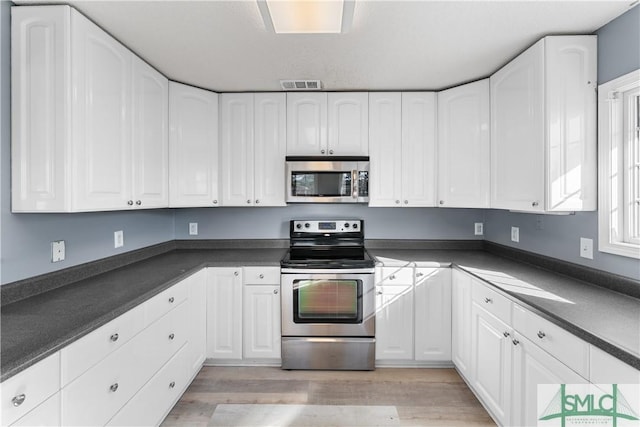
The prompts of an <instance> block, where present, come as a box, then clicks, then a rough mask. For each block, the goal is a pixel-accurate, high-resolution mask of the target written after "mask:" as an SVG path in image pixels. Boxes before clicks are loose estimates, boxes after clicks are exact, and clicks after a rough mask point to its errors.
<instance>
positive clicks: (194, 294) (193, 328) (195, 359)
mask: <svg viewBox="0 0 640 427" xmlns="http://www.w3.org/2000/svg"><path fill="white" fill-rule="evenodd" d="M186 280H187V281H188V283H187V285H188V291H189V299H188V300H187V304H189V324H190V326H189V331H188V334H189V336H188V337H187V341H188V347H187V367H188V369H189V377H191V376H193V375H195V374H196V373H198V371H200V368H202V364H203V363H204V359H205V356H206V351H207V270H200V271H199V272H197V273H196V274H194V275H193V276H191V277H189V278H187V279H186Z"/></svg>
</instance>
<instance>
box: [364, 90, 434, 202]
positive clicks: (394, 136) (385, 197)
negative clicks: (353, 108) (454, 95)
mask: <svg viewBox="0 0 640 427" xmlns="http://www.w3.org/2000/svg"><path fill="white" fill-rule="evenodd" d="M369 110H370V116H371V120H370V127H369V139H370V140H369V145H370V162H371V164H370V171H371V181H370V186H369V188H370V190H369V194H370V195H369V206H408V207H416V206H434V205H435V177H436V173H435V165H436V162H435V151H436V96H435V93H432V92H407V93H399V92H380V93H378V92H372V93H370V94H369Z"/></svg>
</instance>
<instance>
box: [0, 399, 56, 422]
mask: <svg viewBox="0 0 640 427" xmlns="http://www.w3.org/2000/svg"><path fill="white" fill-rule="evenodd" d="M60 425H61V424H60V392H58V393H56V394H54V395H53V396H51V397H50V398H48V399H47V400H45V401H44V402H42V403H41V404H40V405H38V406H36V407H35V408H34V409H33V410H32V411H31V412H29V413H28V414H27V415H25V416H24V417H22V418H20V419H19V420H18V421H16V422H15V423H14V424H11V427H35V426H47V427H49V426H51V427H53V426H60Z"/></svg>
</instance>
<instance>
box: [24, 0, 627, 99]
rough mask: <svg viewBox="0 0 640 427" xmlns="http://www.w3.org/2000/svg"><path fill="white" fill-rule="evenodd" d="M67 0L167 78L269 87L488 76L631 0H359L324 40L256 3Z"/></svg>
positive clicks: (601, 20) (368, 86) (435, 82)
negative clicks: (344, 24)
mask: <svg viewBox="0 0 640 427" xmlns="http://www.w3.org/2000/svg"><path fill="white" fill-rule="evenodd" d="M26 2H30V1H29V0H27V1H26ZM33 2H34V3H42V0H34V1H33ZM20 3H22V2H20ZM67 3H68V4H71V5H73V6H75V7H76V8H77V9H78V10H80V11H81V12H83V13H84V14H85V15H87V16H88V17H89V18H91V19H92V20H93V21H95V22H96V23H97V24H99V25H100V26H102V27H103V28H104V29H105V30H107V31H108V32H110V33H111V34H112V35H113V36H115V37H116V38H117V39H119V40H120V41H121V42H123V43H124V44H125V45H127V46H128V47H129V48H131V49H132V50H133V51H134V52H136V53H137V54H138V55H140V56H141V57H143V58H144V59H146V60H147V61H148V62H149V63H150V64H152V65H153V66H155V67H156V68H157V69H159V70H160V71H161V72H163V73H164V74H165V75H166V76H167V77H169V78H170V79H172V80H176V81H180V82H184V83H187V84H191V85H194V86H199V87H203V88H207V89H211V90H215V91H220V92H230V91H277V90H280V85H279V80H281V79H319V80H322V82H323V84H324V89H326V90H438V89H443V88H446V87H450V86H454V85H457V84H460V83H464V82H468V81H472V80H476V79H479V78H483V77H486V76H488V75H490V74H491V73H493V72H494V71H496V70H497V69H498V68H500V67H501V66H502V65H503V64H505V63H506V62H507V61H509V60H510V59H512V58H513V57H514V56H515V55H517V54H518V53H519V52H521V51H522V50H524V49H525V48H527V47H528V46H530V45H531V44H533V43H534V42H535V41H536V40H538V39H539V38H540V37H542V36H544V35H547V34H590V33H593V32H594V31H595V30H596V29H598V28H600V27H601V26H603V25H604V24H606V23H607V22H609V21H610V20H612V19H613V18H615V17H616V16H618V15H620V14H622V13H624V12H625V11H626V10H628V8H629V7H630V4H631V0H606V1H585V0H583V1H564V0H555V1H513V0H511V1H510V0H507V1H481V0H471V1H469V0H468V1H456V0H448V1H405V0H395V1H374V0H357V1H356V4H355V10H354V17H353V24H352V26H351V29H350V31H349V32H348V33H346V34H323V35H318V34H313V35H298V34H296V35H290V34H274V33H271V32H268V31H267V30H266V29H265V25H264V22H263V21H262V17H261V15H260V13H259V11H258V6H257V3H256V1H255V0H236V1H213V0H209V1H157V0H147V1H113V0H112V1H86V0H85V1H75V0H73V1H69V2H67Z"/></svg>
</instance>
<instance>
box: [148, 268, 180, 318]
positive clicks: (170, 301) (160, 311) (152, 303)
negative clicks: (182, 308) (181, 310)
mask: <svg viewBox="0 0 640 427" xmlns="http://www.w3.org/2000/svg"><path fill="white" fill-rule="evenodd" d="M188 283H189V279H188V278H187V279H185V280H183V281H181V282H179V283H176V284H175V285H173V286H172V287H170V288H169V289H166V290H164V291H162V292H160V293H159V294H158V295H156V296H154V297H153V298H151V299H150V300H149V301H147V302H145V303H144V307H145V326H148V325H150V324H152V323H153V322H155V321H156V320H157V319H159V318H160V317H162V316H163V315H164V314H165V313H167V312H168V311H169V310H172V309H174V308H175V307H177V306H178V305H179V304H180V303H181V302H182V301H184V300H186V299H187V295H188V292H187V291H188V289H187V285H188Z"/></svg>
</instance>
